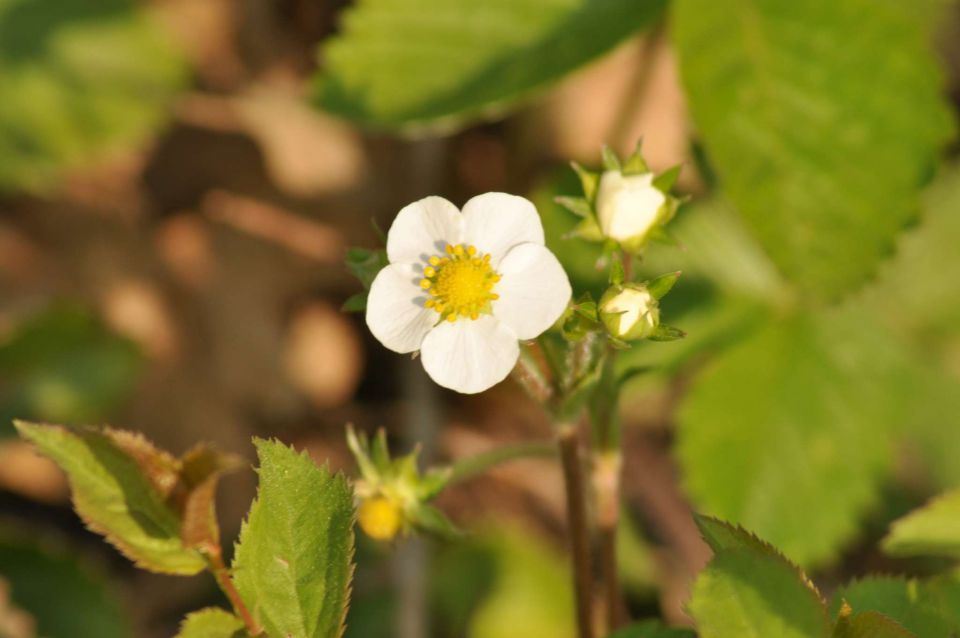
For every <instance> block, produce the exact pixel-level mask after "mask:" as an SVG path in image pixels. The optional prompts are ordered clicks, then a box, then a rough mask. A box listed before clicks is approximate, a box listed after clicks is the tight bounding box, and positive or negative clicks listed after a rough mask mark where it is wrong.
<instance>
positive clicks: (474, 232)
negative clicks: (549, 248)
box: [461, 193, 543, 267]
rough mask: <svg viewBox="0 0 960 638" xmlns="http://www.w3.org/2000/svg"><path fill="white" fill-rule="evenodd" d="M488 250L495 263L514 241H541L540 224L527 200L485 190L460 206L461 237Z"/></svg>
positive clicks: (478, 247) (535, 242)
mask: <svg viewBox="0 0 960 638" xmlns="http://www.w3.org/2000/svg"><path fill="white" fill-rule="evenodd" d="M461 241H463V242H464V243H466V244H472V245H474V246H476V247H477V249H478V250H479V251H480V252H482V253H489V254H490V261H491V262H492V263H493V265H494V267H496V265H497V264H499V263H500V260H501V259H503V257H504V255H506V254H507V252H509V250H510V249H511V248H513V247H514V246H516V245H517V244H522V243H526V242H532V243H534V244H540V245H541V246H542V245H543V224H541V223H540V215H538V214H537V209H536V207H535V206H534V205H533V203H531V202H530V200H527V199H524V198H523V197H518V196H516V195H508V194H507V193H484V194H483V195H477V196H476V197H474V198H473V199H471V200H470V201H468V202H467V203H466V204H465V205H464V207H463V239H462V240H461Z"/></svg>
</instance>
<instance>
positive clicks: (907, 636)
mask: <svg viewBox="0 0 960 638" xmlns="http://www.w3.org/2000/svg"><path fill="white" fill-rule="evenodd" d="M833 638H917V636H916V635H915V634H913V633H911V632H909V631H907V630H906V629H904V628H903V626H902V625H901V624H899V623H898V622H897V621H895V620H893V619H892V618H888V617H887V616H884V615H883V614H879V613H877V612H875V611H866V612H863V613H859V614H855V615H853V616H851V617H849V618H842V619H840V620H838V621H837V626H836V628H835V629H834V632H833Z"/></svg>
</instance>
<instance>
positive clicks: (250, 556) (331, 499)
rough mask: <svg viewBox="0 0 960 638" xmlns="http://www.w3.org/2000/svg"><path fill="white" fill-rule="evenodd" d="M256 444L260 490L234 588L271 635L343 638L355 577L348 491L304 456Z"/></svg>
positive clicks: (237, 562) (244, 531)
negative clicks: (340, 637)
mask: <svg viewBox="0 0 960 638" xmlns="http://www.w3.org/2000/svg"><path fill="white" fill-rule="evenodd" d="M256 445H257V452H258V455H259V457H260V468H259V475H260V488H259V491H258V494H257V500H256V501H254V503H253V506H252V507H251V509H250V514H249V516H248V518H247V521H246V522H245V523H244V525H243V529H242V530H241V532H240V540H239V542H238V543H237V551H236V556H235V558H234V562H233V570H234V579H235V581H236V585H237V589H238V590H239V591H240V595H241V596H242V597H243V600H244V602H245V603H246V604H247V606H248V608H249V609H250V610H251V612H252V613H253V615H254V617H255V618H256V619H257V621H258V622H259V623H260V625H261V626H263V627H264V629H266V631H267V633H268V634H269V635H271V636H284V637H285V638H335V637H336V636H340V635H341V634H342V633H343V621H344V618H345V616H346V613H347V603H348V597H349V591H350V579H351V576H352V574H353V494H352V491H351V490H350V487H349V486H348V485H347V481H346V479H345V478H344V477H343V475H340V474H337V475H333V474H331V473H330V472H329V471H328V470H327V469H326V468H321V467H318V466H317V465H316V464H315V463H314V462H313V461H311V460H310V458H309V457H308V456H306V454H303V453H297V452H296V451H294V450H292V449H291V448H289V447H287V446H285V445H283V444H281V443H277V442H274V441H263V440H259V441H257V442H256Z"/></svg>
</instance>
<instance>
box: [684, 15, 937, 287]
mask: <svg viewBox="0 0 960 638" xmlns="http://www.w3.org/2000/svg"><path fill="white" fill-rule="evenodd" d="M932 4H933V3H921V4H920V5H916V4H914V3H902V2H898V1H896V0H879V1H878V0H833V1H830V2H827V1H824V0H798V1H795V2H787V3H784V2H779V1H778V0H737V1H736V2H734V3H732V4H730V3H717V2H713V1H712V0H678V2H676V3H675V4H674V6H673V15H672V18H673V19H672V25H673V36H674V38H673V39H674V43H675V45H676V47H677V49H678V52H679V56H680V61H681V65H680V66H681V73H682V76H683V80H684V84H685V86H686V89H687V94H688V98H689V102H690V107H691V111H692V114H693V117H694V120H695V122H696V123H697V125H698V127H699V130H700V133H701V135H702V137H703V141H704V145H705V146H706V150H707V153H708V155H709V156H710V158H711V160H712V166H713V168H715V169H716V171H717V173H718V175H719V178H720V183H721V185H722V186H723V187H724V189H725V191H726V194H727V196H728V197H729V198H730V200H731V201H732V202H733V203H734V204H735V205H736V207H737V208H738V209H739V211H740V212H741V213H742V214H743V216H744V218H745V219H746V220H747V222H748V224H749V226H750V227H751V229H752V230H753V232H754V233H755V235H756V236H757V237H758V238H759V240H760V241H761V243H762V244H763V245H764V246H765V248H766V249H767V251H768V252H769V254H770V256H771V257H772V258H773V260H774V261H775V262H776V263H777V265H778V266H779V267H780V269H781V270H782V271H783V272H784V273H785V274H786V275H787V276H788V277H789V278H790V279H791V280H792V281H794V282H795V283H796V284H797V285H798V286H799V287H800V288H802V289H803V290H805V291H806V292H807V293H810V294H811V295H813V296H817V297H821V298H834V297H837V296H838V295H840V294H841V293H843V292H844V291H846V290H849V289H850V288H851V287H853V286H856V285H858V284H859V283H861V282H862V281H863V280H864V279H865V278H866V277H867V276H868V275H869V274H871V273H872V272H873V271H874V270H875V268H876V267H877V264H878V262H879V261H880V259H881V258H882V257H884V256H885V255H886V254H887V253H889V252H890V251H891V249H892V247H893V243H894V240H895V239H896V236H897V234H898V233H899V231H900V230H901V229H902V228H903V227H904V226H905V225H907V224H908V223H909V222H911V221H912V220H913V219H914V218H915V216H916V212H917V207H918V204H919V200H918V195H919V189H920V187H921V186H923V185H924V183H925V182H926V181H927V180H928V179H929V177H930V174H931V172H932V167H933V166H934V164H935V162H936V159H937V155H938V152H939V149H940V148H941V147H942V146H943V145H944V143H945V142H946V141H947V139H948V138H949V137H950V135H951V133H952V124H951V119H950V113H949V111H948V109H947V108H946V105H945V102H944V100H943V98H942V95H941V93H942V81H941V74H940V72H939V69H938V67H937V64H936V60H935V58H934V56H933V54H932V51H930V49H929V44H928V32H927V29H926V27H927V23H928V22H929V21H930V18H931V14H930V11H929V10H928V9H929V7H930V6H931V5H932Z"/></svg>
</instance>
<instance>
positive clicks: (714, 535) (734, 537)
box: [693, 514, 779, 555]
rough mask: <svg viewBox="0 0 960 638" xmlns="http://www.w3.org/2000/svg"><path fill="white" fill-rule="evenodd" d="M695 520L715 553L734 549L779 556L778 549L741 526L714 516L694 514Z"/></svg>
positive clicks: (701, 533) (704, 538)
mask: <svg viewBox="0 0 960 638" xmlns="http://www.w3.org/2000/svg"><path fill="white" fill-rule="evenodd" d="M693 520H694V522H695V523H696V524H697V528H698V529H699V530H700V535H701V536H702V537H703V540H704V541H705V542H706V543H707V545H709V546H710V549H712V550H713V551H714V552H715V553H719V552H722V551H726V550H732V549H744V550H752V551H755V552H759V553H764V554H771V555H777V554H779V552H778V551H777V549H776V548H775V547H774V546H773V545H771V544H770V543H767V542H766V541H764V540H762V539H760V538H759V537H757V535H756V534H754V533H752V532H749V531H747V530H745V529H743V528H742V527H740V526H739V525H731V524H730V523H727V522H726V521H721V520H720V519H718V518H714V517H713V516H704V515H702V514H694V515H693Z"/></svg>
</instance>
